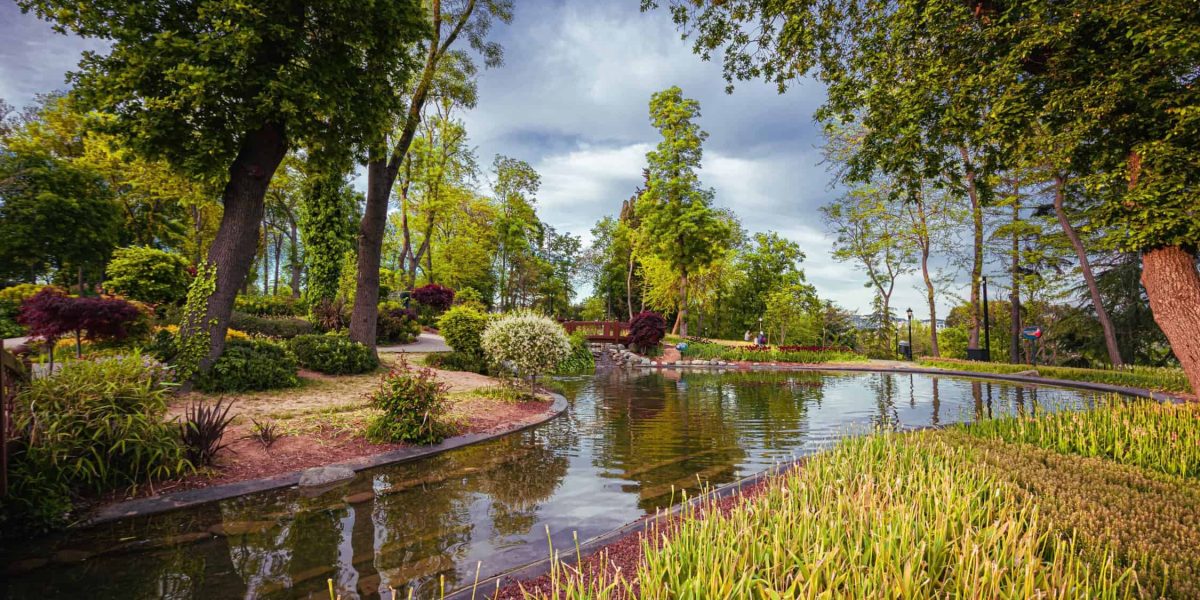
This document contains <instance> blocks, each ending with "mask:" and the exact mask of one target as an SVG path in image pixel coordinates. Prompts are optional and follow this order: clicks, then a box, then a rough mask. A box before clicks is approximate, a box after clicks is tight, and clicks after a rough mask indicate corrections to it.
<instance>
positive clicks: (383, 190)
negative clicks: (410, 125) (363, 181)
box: [350, 157, 392, 354]
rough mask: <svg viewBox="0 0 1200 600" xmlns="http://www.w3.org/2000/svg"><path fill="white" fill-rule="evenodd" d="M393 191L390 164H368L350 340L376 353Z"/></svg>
mask: <svg viewBox="0 0 1200 600" xmlns="http://www.w3.org/2000/svg"><path fill="white" fill-rule="evenodd" d="M391 191H392V178H391V177H389V174H388V168H387V163H386V162H384V161H383V160H377V159H376V158H375V157H372V160H369V161H368V162H367V206H366V208H365V209H364V210H363V218H362V223H360V224H359V228H358V263H357V267H358V277H357V279H356V281H355V290H354V310H353V312H352V313H351V316H350V339H352V340H354V341H356V342H358V343H360V344H362V345H364V346H366V347H368V348H370V349H371V353H372V354H374V353H375V325H376V322H377V321H378V319H379V261H380V257H381V255H382V254H383V234H384V232H385V230H386V229H387V209H388V201H387V198H388V196H389V195H390V194H391Z"/></svg>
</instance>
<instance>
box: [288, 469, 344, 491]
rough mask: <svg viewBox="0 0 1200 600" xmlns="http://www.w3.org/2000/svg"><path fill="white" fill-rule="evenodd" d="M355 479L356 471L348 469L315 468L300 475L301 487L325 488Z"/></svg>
mask: <svg viewBox="0 0 1200 600" xmlns="http://www.w3.org/2000/svg"><path fill="white" fill-rule="evenodd" d="M351 479H354V470H353V469H348V468H346V467H314V468H312V469H306V470H305V471H304V472H303V473H301V474H300V487H308V488H314V487H324V486H327V485H332V484H335V483H341V482H343V481H350V480H351Z"/></svg>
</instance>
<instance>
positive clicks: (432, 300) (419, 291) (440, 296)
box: [412, 283, 454, 313]
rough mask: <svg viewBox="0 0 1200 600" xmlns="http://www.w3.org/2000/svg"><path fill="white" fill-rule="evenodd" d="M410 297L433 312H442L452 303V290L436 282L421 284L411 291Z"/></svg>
mask: <svg viewBox="0 0 1200 600" xmlns="http://www.w3.org/2000/svg"><path fill="white" fill-rule="evenodd" d="M412 299H413V300H416V301H417V302H420V303H421V304H422V305H423V306H427V307H429V308H430V309H432V310H433V311H434V312H438V313H440V312H443V311H445V310H446V309H448V308H450V305H451V304H454V290H452V289H450V288H448V287H446V286H443V285H438V284H436V283H431V284H429V285H423V286H421V287H419V288H416V289H414V290H413V291H412Z"/></svg>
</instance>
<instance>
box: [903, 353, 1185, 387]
mask: <svg viewBox="0 0 1200 600" xmlns="http://www.w3.org/2000/svg"><path fill="white" fill-rule="evenodd" d="M917 362H918V363H919V364H921V365H924V366H927V367H939V368H942V369H955V370H958V371H972V372H976V373H1002V374H1009V375H1011V374H1013V373H1020V372H1022V371H1029V370H1037V372H1038V374H1039V375H1041V376H1042V377H1051V378H1054V379H1066V380H1068V381H1085V382H1089V383H1106V384H1109V385H1121V386H1126V387H1136V388H1145V389H1149V390H1165V391H1168V392H1183V393H1188V392H1191V391H1192V386H1191V384H1190V383H1188V378H1187V374H1186V373H1184V372H1183V369H1176V368H1169V367H1140V366H1133V365H1130V366H1125V367H1121V368H1119V369H1080V368H1075V367H1051V366H1042V365H1038V366H1036V367H1034V366H1030V365H1018V364H1012V363H994V362H977V361H967V360H955V359H950V358H928V357H925V358H919V359H917Z"/></svg>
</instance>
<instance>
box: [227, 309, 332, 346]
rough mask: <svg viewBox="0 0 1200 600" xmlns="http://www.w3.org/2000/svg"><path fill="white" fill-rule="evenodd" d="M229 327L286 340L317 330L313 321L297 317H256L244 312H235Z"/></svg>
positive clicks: (251, 333)
mask: <svg viewBox="0 0 1200 600" xmlns="http://www.w3.org/2000/svg"><path fill="white" fill-rule="evenodd" d="M229 327H230V328H233V329H236V330H238V331H244V332H246V333H248V334H250V335H261V336H266V337H271V338H279V339H284V340H289V339H292V338H294V337H296V336H298V335H305V334H310V333H313V332H314V331H316V330H317V328H316V327H314V326H313V324H312V323H310V322H308V321H305V320H304V319H298V318H296V317H256V316H254V315H249V314H246V313H243V312H234V313H233V316H231V317H230V319H229Z"/></svg>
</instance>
